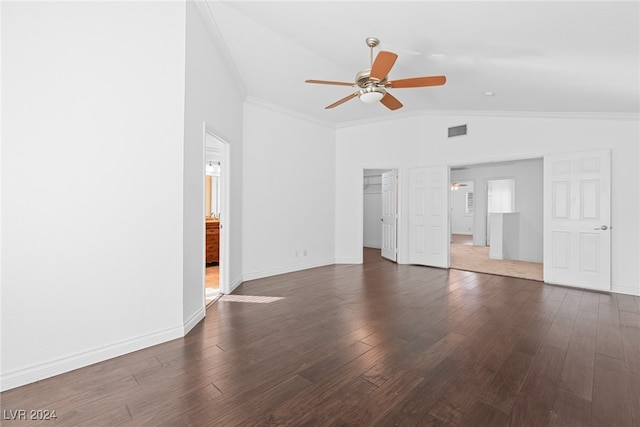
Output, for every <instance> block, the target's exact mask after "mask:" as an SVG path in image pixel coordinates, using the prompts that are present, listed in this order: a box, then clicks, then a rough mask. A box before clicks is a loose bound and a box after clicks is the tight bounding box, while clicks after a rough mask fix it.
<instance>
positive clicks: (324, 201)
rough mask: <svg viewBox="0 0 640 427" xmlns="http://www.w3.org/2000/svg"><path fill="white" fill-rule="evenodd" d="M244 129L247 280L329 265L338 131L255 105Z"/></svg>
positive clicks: (246, 116)
mask: <svg viewBox="0 0 640 427" xmlns="http://www.w3.org/2000/svg"><path fill="white" fill-rule="evenodd" d="M244 124H245V127H244V141H243V161H244V164H243V197H244V205H243V213H244V215H243V232H244V234H243V241H244V244H243V263H244V265H243V267H244V276H243V277H244V279H245V280H249V279H255V278H258V277H264V276H269V275H272V274H279V273H284V272H288V271H295V270H301V269H303V268H308V267H314V266H318V265H325V264H331V263H333V261H334V257H333V248H334V237H333V236H334V235H333V232H334V217H333V214H334V206H335V205H334V188H335V185H334V183H335V169H334V158H335V151H334V135H335V131H334V130H333V129H332V128H329V127H326V126H323V125H321V124H317V123H315V122H311V121H307V120H304V119H302V118H298V117H295V116H293V115H291V114H287V113H285V112H281V111H277V110H274V109H271V108H269V107H268V106H265V105H261V104H260V103H258V102H247V103H246V104H245V110H244ZM359 174H360V184H359V188H358V190H359V193H360V197H362V169H361V170H360V172H359ZM361 228H362V227H361ZM305 249H306V251H307V255H306V256H305V255H304V253H303V251H304V250H305ZM296 251H298V256H297V257H296ZM360 251H361V252H362V246H360Z"/></svg>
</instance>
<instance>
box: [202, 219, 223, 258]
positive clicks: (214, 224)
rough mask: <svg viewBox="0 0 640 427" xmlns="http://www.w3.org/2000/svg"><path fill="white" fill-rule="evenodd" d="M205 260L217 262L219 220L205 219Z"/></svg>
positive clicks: (218, 256) (218, 252)
mask: <svg viewBox="0 0 640 427" xmlns="http://www.w3.org/2000/svg"><path fill="white" fill-rule="evenodd" d="M206 227H207V228H206V230H207V232H206V246H205V247H206V253H207V255H206V262H207V264H209V263H212V262H219V260H220V221H213V220H207V221H206Z"/></svg>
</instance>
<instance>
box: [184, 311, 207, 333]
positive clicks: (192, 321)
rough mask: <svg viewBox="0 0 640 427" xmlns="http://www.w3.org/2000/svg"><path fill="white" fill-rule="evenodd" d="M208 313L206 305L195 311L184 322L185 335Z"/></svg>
mask: <svg viewBox="0 0 640 427" xmlns="http://www.w3.org/2000/svg"><path fill="white" fill-rule="evenodd" d="M205 315H206V312H205V307H202V308H200V309H199V310H198V311H196V312H195V313H193V314H192V315H191V316H189V318H188V319H187V320H186V321H185V322H184V325H183V326H182V327H183V336H185V335H187V334H188V333H189V331H191V329H193V327H194V326H196V325H197V324H198V323H200V321H201V320H202V319H204V316H205Z"/></svg>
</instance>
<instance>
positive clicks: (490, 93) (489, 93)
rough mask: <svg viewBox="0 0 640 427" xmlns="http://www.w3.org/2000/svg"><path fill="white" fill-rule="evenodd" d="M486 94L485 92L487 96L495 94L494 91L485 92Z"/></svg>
mask: <svg viewBox="0 0 640 427" xmlns="http://www.w3.org/2000/svg"><path fill="white" fill-rule="evenodd" d="M484 94H485V96H493V95H494V93H493V92H485V93H484Z"/></svg>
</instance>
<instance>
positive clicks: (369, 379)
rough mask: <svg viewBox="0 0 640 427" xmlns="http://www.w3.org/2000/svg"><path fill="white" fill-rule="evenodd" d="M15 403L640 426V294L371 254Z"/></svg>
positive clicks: (264, 417)
mask: <svg viewBox="0 0 640 427" xmlns="http://www.w3.org/2000/svg"><path fill="white" fill-rule="evenodd" d="M240 295H244V296H254V297H258V296H259V297H270V298H260V299H258V298H255V299H252V298H248V297H245V298H244V299H243V298H240V297H237V296H240ZM275 297H278V298H275ZM252 300H253V301H252ZM0 397H1V398H2V409H3V412H5V414H6V411H9V410H18V409H25V410H31V409H44V410H55V411H56V415H57V417H58V418H57V419H56V420H55V421H47V422H41V423H40V425H47V426H49V425H51V426H53V425H64V426H71V425H83V426H103V425H123V426H129V425H131V426H160V425H166V426H253V425H258V426H272V425H293V426H325V425H331V426H334V425H344V426H356V425H361V426H373V425H379V426H397V425H407V426H411V425H434V426H436V425H438V426H474V427H475V426H491V427H496V426H508V425H513V426H639V425H640V298H638V297H633V296H624V295H616V294H601V293H594V292H588V291H582V290H578V289H570V288H563V287H556V286H549V285H544V284H543V283H541V282H536V281H528V280H524V279H515V278H508V277H501V276H492V275H487V274H478V273H470V272H463V271H457V270H449V271H447V270H441V269H432V268H427V267H418V266H408V265H396V264H394V263H391V262H389V261H386V260H383V259H381V258H380V256H379V254H378V251H375V250H367V251H366V252H365V263H364V265H335V266H327V267H321V268H315V269H311V270H306V271H300V272H296V273H290V274H285V275H280V276H275V277H270V278H265V279H260V280H254V281H250V282H246V283H244V284H243V285H241V286H240V287H239V288H238V289H237V291H236V292H235V293H234V295H233V296H225V297H223V298H221V299H220V300H218V301H217V302H216V303H215V304H213V305H212V306H211V307H210V308H209V309H208V310H207V317H206V319H205V321H203V322H202V323H201V324H199V325H198V326H197V327H195V328H194V330H193V331H192V332H191V333H190V334H189V335H188V336H186V337H185V338H182V339H178V340H174V341H171V342H168V343H165V344H162V345H158V346H155V347H152V348H148V349H144V350H141V351H138V352H136V353H132V354H129V355H126V356H122V357H119V358H116V359H112V360H109V361H106V362H103V363H99V364H96V365H92V366H89V367H86V368H83V369H79V370H76V371H73V372H69V373H67V374H63V375H60V376H57V377H54V378H49V379H46V380H43V381H40V382H38V383H34V384H30V385H27V386H24V387H20V388H17V389H14V390H9V391H7V392H4V393H2V395H1V396H0ZM35 424H36V423H33V422H31V421H8V420H4V421H3V423H2V425H3V426H5V425H6V426H14V425H15V426H28V425H35Z"/></svg>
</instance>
